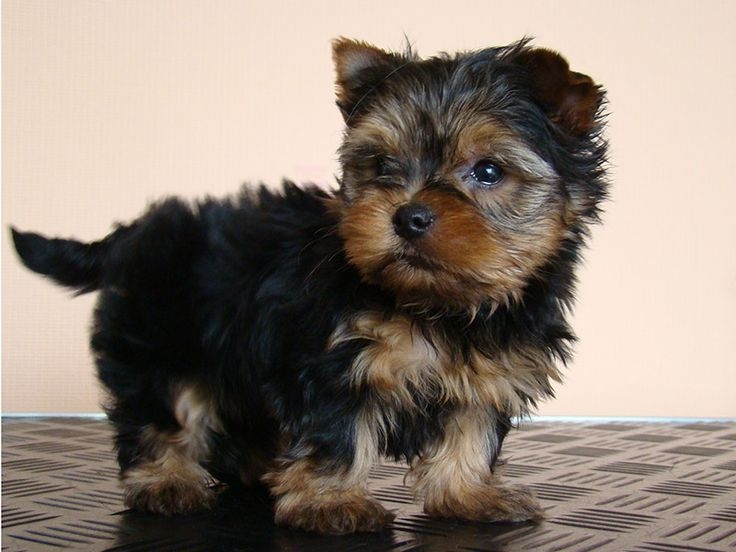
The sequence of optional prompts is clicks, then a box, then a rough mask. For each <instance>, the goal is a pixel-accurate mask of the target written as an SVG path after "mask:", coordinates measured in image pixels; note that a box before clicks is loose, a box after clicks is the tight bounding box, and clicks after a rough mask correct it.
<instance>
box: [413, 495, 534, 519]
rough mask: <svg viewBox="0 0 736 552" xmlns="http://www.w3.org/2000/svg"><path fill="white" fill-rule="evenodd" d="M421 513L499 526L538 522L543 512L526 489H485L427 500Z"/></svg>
mask: <svg viewBox="0 0 736 552" xmlns="http://www.w3.org/2000/svg"><path fill="white" fill-rule="evenodd" d="M424 511H425V513H426V514H427V515H429V516H431V517H439V518H455V519H465V520H470V521H488V522H499V523H518V522H524V521H533V522H539V521H541V520H542V519H544V509H543V508H542V506H541V505H540V504H539V502H537V499H536V498H535V497H534V494H533V493H532V492H531V491H530V490H529V489H527V488H526V487H519V486H512V487H501V486H489V487H488V488H484V489H480V490H478V489H476V490H474V491H472V492H467V493H463V494H453V495H451V496H445V497H441V498H439V499H434V500H431V501H427V502H425V504H424Z"/></svg>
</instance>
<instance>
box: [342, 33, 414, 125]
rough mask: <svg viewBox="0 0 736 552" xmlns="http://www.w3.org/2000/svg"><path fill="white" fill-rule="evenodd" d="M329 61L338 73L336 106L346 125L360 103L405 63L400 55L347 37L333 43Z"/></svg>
mask: <svg viewBox="0 0 736 552" xmlns="http://www.w3.org/2000/svg"><path fill="white" fill-rule="evenodd" d="M332 59H333V60H334V62H335V71H336V73H337V79H336V92H337V106H338V107H339V108H340V111H341V112H342V116H343V118H344V119H345V122H346V123H348V124H350V122H351V120H352V118H353V117H354V116H355V115H357V114H358V112H359V111H360V103H361V101H362V100H364V99H365V98H366V97H367V96H368V95H369V94H370V92H371V91H372V90H373V88H375V87H376V85H378V84H379V83H380V82H381V81H383V80H384V79H385V78H386V77H387V76H388V75H390V74H391V73H392V72H393V71H395V70H396V69H397V68H398V67H400V66H401V65H402V64H403V63H405V61H406V59H405V58H404V57H403V56H401V55H399V54H394V53H390V52H385V51H384V50H381V49H379V48H376V47H375V46H371V45H370V44H368V43H366V42H361V41H357V40H350V39H347V38H338V39H336V40H335V41H333V43H332Z"/></svg>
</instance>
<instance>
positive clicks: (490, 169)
mask: <svg viewBox="0 0 736 552" xmlns="http://www.w3.org/2000/svg"><path fill="white" fill-rule="evenodd" d="M470 176H472V177H473V178H474V179H475V180H476V181H477V182H479V183H480V184H483V185H484V186H495V185H496V184H498V183H499V182H501V180H503V170H502V169H501V167H499V166H498V165H496V164H495V163H493V162H492V161H489V160H488V159H483V160H481V161H478V162H477V163H476V164H475V165H474V166H473V169H472V170H471V171H470Z"/></svg>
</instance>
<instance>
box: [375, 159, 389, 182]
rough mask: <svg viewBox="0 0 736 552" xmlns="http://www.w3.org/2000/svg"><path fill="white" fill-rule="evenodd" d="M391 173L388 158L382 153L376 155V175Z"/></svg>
mask: <svg viewBox="0 0 736 552" xmlns="http://www.w3.org/2000/svg"><path fill="white" fill-rule="evenodd" d="M389 173H390V167H389V163H388V160H387V159H386V158H385V157H383V156H381V155H379V156H378V157H376V176H378V177H381V176H388V174H389Z"/></svg>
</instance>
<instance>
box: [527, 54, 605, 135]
mask: <svg viewBox="0 0 736 552" xmlns="http://www.w3.org/2000/svg"><path fill="white" fill-rule="evenodd" d="M517 59H518V61H519V62H520V63H521V64H522V65H523V66H524V67H525V68H526V69H527V71H528V72H529V75H530V77H531V80H532V85H533V87H534V93H535V95H536V98H537V101H538V102H539V103H540V105H541V106H542V107H543V108H544V110H545V111H546V112H547V115H548V116H549V117H550V119H551V120H552V121H553V122H555V123H556V124H558V125H560V126H561V127H563V128H564V129H566V130H567V131H569V132H571V133H572V134H574V135H576V136H582V135H583V134H585V133H586V132H588V131H590V130H591V129H592V128H593V127H594V126H595V124H596V114H597V113H598V109H599V108H600V105H601V102H602V100H603V96H604V92H603V90H602V89H601V87H600V86H598V85H597V84H595V83H594V82H593V79H591V78H590V77H589V76H587V75H583V74H582V73H576V72H574V71H571V70H570V66H569V65H568V63H567V61H566V60H565V58H563V57H562V56H561V55H560V54H558V53H557V52H553V51H551V50H545V49H542V48H534V49H530V50H525V51H524V52H522V53H521V54H519V57H518V58H517Z"/></svg>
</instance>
